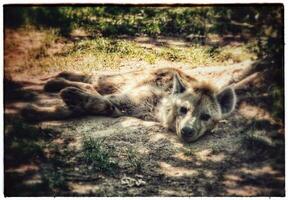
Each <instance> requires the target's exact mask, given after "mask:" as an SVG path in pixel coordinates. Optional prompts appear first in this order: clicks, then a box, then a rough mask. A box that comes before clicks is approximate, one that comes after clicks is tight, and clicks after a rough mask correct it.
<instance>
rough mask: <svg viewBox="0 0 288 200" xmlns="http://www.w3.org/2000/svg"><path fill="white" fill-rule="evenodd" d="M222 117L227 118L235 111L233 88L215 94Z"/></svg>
mask: <svg viewBox="0 0 288 200" xmlns="http://www.w3.org/2000/svg"><path fill="white" fill-rule="evenodd" d="M216 97H217V100H218V102H219V105H220V107H221V112H222V116H223V117H225V116H228V115H229V114H230V113H231V112H233V110H234V109H235V105H236V94H235V91H234V89H233V88H231V87H227V88H225V89H223V90H222V91H221V92H219V93H218V94H217V96H216Z"/></svg>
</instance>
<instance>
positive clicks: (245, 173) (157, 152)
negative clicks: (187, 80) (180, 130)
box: [4, 36, 285, 196]
mask: <svg viewBox="0 0 288 200" xmlns="http://www.w3.org/2000/svg"><path fill="white" fill-rule="evenodd" d="M39 37H40V36H39ZM170 39H171V38H170ZM23 40H24V41H25V42H28V41H26V39H25V38H23ZM27 45H28V43H27ZM30 45H32V47H35V46H37V45H38V44H37V42H35V45H34V44H31V43H29V45H28V46H30ZM32 47H31V48H32ZM35 48H36V47H35ZM25 49H26V48H24V49H23V52H22V53H21V52H20V51H18V50H17V51H14V50H13V51H9V52H7V51H5V70H6V69H7V70H11V71H13V73H14V74H15V78H14V80H17V81H18V83H19V84H20V85H21V87H18V86H17V85H16V86H15V88H17V89H16V90H13V93H12V94H11V92H9V91H7V90H5V152H4V155H5V195H6V196H284V195H285V189H284V188H285V187H284V186H285V176H284V175H285V173H284V171H285V167H284V163H285V157H284V125H283V121H282V120H281V119H277V118H275V117H273V116H272V115H271V113H270V112H269V109H267V107H269V104H267V103H266V104H265V101H264V100H263V98H264V99H265V92H266V93H267V92H268V93H269V91H267V88H266V91H265V87H267V86H265V85H264V86H263V82H261V76H260V78H259V77H258V79H256V80H255V81H254V82H253V83H252V84H250V85H248V86H246V87H243V88H241V90H239V91H237V94H238V103H237V109H236V111H235V112H234V113H233V114H232V116H230V117H229V118H228V119H227V120H223V121H221V122H220V123H219V124H218V125H217V127H216V128H215V129H213V130H212V131H211V132H210V133H208V134H206V135H205V136H203V137H202V138H200V139H199V140H198V141H196V142H194V143H192V144H185V143H183V142H182V141H180V140H179V138H178V137H177V136H176V134H175V133H172V132H169V131H167V130H165V129H164V128H162V127H161V125H160V124H158V123H157V122H151V121H142V120H140V119H135V118H132V117H120V118H108V117H100V116H89V117H83V118H78V119H71V120H65V121H49V122H41V123H37V124H30V125H28V126H32V127H36V128H37V130H38V133H37V131H36V132H35V133H34V134H38V135H37V136H36V137H37V138H40V139H37V141H40V142H41V147H42V149H41V150H39V151H41V152H42V153H41V155H40V154H35V156H33V155H32V156H30V157H29V159H25V156H19V154H18V155H17V152H16V151H13V148H12V146H10V145H13V143H11V141H13V139H11V138H10V137H12V136H11V134H12V133H11V132H13V128H14V129H15V127H14V126H15V122H16V121H17V120H18V121H20V122H21V123H22V120H23V119H21V117H20V115H19V110H20V109H21V108H22V107H23V106H25V105H26V104H27V103H35V104H38V105H41V104H42V105H43V104H45V105H47V104H49V103H51V104H53V103H55V101H61V100H60V99H59V97H58V95H57V94H50V93H45V92H43V84H44V83H45V80H44V79H45V77H49V75H48V74H44V75H42V74H39V76H37V77H29V80H27V77H28V75H29V73H26V75H23V74H18V76H17V72H15V71H14V70H12V68H13V64H15V63H16V64H17V62H18V61H19V60H21V59H23V58H24V57H25V56H26V54H25ZM16 61H17V62H16ZM13 62H15V63H13ZM11 63H12V64H11ZM135 65H137V66H138V65H139V67H138V68H137V69H139V68H143V69H147V70H148V69H150V68H155V67H167V66H171V67H178V68H181V69H182V70H183V71H185V72H186V73H188V74H191V75H194V76H196V77H197V78H199V79H204V80H209V81H212V82H214V83H215V85H217V86H218V87H219V88H221V87H223V86H224V85H227V84H228V83H233V82H237V81H239V80H238V78H239V77H241V75H245V73H246V72H247V71H249V70H250V69H251V66H253V62H252V61H247V62H243V63H238V64H234V65H231V66H223V67H222V66H210V67H198V68H193V69H191V68H189V66H183V65H182V64H181V63H177V62H169V61H163V62H158V63H156V64H153V65H152V64H147V63H139V62H138V63H135V62H133V61H127V63H125V65H123V66H122V67H120V68H119V69H117V70H115V69H114V70H113V71H109V70H102V71H97V73H99V74H101V73H105V74H107V73H119V72H126V71H130V70H133V69H134V68H135ZM16 71H17V70H16ZM50 75H52V74H50ZM43 78H44V79H43ZM131 78H132V77H131ZM263 87H264V89H263ZM19 88H21V90H19ZM19 91H21V92H20V93H19ZM23 91H24V92H23ZM23 94H25V95H23ZM260 96H261V97H262V98H257V97H260ZM31 97H33V98H31ZM266 98H269V95H268V96H267V95H266ZM23 123H24V124H29V123H27V122H23ZM17 130H19V129H17ZM25 130H27V129H25ZM9 134H10V135H9ZM17 134H18V135H19V134H20V135H21V133H17ZM23 137H24V136H23ZM90 137H92V138H97V139H105V140H104V141H103V143H102V146H103V147H104V148H106V149H109V150H111V151H112V152H113V155H112V158H111V159H112V160H113V161H114V162H115V163H117V167H116V168H115V169H114V173H107V172H103V171H99V170H95V169H93V167H91V166H89V165H87V163H85V162H84V161H83V159H82V158H81V157H82V156H83V154H82V153H83V141H84V140H85V139H87V138H90ZM12 138H13V137H12ZM14 150H15V149H14ZM131 150H132V152H134V153H133V158H132V160H131V156H130V157H129V155H130V154H129V152H130V151H131ZM23 152H24V150H23ZM20 154H21V151H20ZM21 157H22V158H23V159H21ZM15 158H17V159H18V158H20V159H19V160H15Z"/></svg>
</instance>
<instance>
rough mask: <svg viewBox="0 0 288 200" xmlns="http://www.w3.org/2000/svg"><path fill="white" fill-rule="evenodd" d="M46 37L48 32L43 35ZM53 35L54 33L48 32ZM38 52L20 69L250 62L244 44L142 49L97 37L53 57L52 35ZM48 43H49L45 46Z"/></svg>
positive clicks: (251, 56)
mask: <svg viewBox="0 0 288 200" xmlns="http://www.w3.org/2000/svg"><path fill="white" fill-rule="evenodd" d="M47 34H48V33H47ZM49 34H52V35H53V34H55V33H51V32H50V33H49ZM47 38H48V39H45V40H44V42H43V45H42V46H41V48H40V49H38V50H34V51H36V53H34V54H32V55H34V56H32V58H31V59H29V60H27V62H28V63H25V66H24V65H23V66H22V67H21V69H20V70H25V69H26V68H27V66H29V68H30V69H31V71H33V70H35V73H36V72H37V73H39V72H59V71H63V70H75V71H81V72H83V73H91V72H94V71H97V70H99V69H106V68H109V69H117V68H119V67H120V65H121V64H123V63H125V62H127V61H145V62H146V63H147V64H157V62H159V61H163V60H165V61H170V62H183V63H186V64H187V65H189V66H191V67H195V66H205V65H225V64H231V62H232V63H237V62H241V61H244V60H247V59H254V58H255V54H254V53H252V52H250V51H249V49H248V47H247V46H246V45H244V44H243V45H241V46H240V47H233V46H225V47H223V48H220V47H219V48H217V50H214V49H212V47H209V46H200V45H192V46H190V47H182V48H179V47H166V46H160V47H159V46H158V47H157V48H156V47H155V48H145V47H143V46H140V45H139V44H138V43H137V42H135V41H132V40H128V39H112V38H105V37H99V38H96V39H88V40H81V41H78V42H74V43H73V44H72V45H70V46H68V45H67V47H66V48H64V49H63V51H61V52H59V53H56V54H54V55H48V54H47V51H48V49H49V48H50V47H51V46H52V44H53V43H54V42H55V41H56V39H55V35H54V36H50V37H47ZM49 42H50V43H49ZM51 43H52V44H51Z"/></svg>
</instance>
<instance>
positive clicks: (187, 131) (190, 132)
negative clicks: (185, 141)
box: [181, 126, 196, 138]
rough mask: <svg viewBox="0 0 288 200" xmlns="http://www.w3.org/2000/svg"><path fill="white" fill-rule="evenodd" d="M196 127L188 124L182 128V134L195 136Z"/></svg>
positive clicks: (185, 136)
mask: <svg viewBox="0 0 288 200" xmlns="http://www.w3.org/2000/svg"><path fill="white" fill-rule="evenodd" d="M195 132H196V131H195V129H194V128H192V127H188V126H185V127H183V128H182V129H181V135H182V137H184V138H187V137H193V135H194V134H195Z"/></svg>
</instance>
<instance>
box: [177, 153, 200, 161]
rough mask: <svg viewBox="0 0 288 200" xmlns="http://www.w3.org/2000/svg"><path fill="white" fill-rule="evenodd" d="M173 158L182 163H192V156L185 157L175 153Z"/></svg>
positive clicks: (182, 154)
mask: <svg viewBox="0 0 288 200" xmlns="http://www.w3.org/2000/svg"><path fill="white" fill-rule="evenodd" d="M173 157H174V158H177V159H180V160H182V161H194V160H195V159H194V157H193V156H186V155H185V154H184V153H183V152H179V153H176V154H175V155H173Z"/></svg>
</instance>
